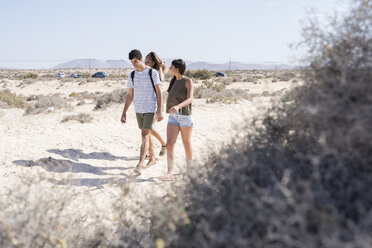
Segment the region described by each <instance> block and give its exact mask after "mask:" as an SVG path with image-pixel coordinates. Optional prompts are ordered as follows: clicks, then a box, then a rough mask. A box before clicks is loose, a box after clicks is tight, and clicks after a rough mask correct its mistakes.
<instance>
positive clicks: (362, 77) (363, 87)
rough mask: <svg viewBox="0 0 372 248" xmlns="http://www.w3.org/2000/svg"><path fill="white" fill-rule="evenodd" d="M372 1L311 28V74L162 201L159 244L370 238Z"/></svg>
mask: <svg viewBox="0 0 372 248" xmlns="http://www.w3.org/2000/svg"><path fill="white" fill-rule="evenodd" d="M371 9H372V6H371V2H370V1H357V4H356V6H354V8H353V10H352V12H351V14H350V15H348V16H347V17H345V19H344V21H342V22H341V23H340V24H339V23H334V24H333V25H334V26H333V31H331V33H325V32H324V33H323V32H322V31H319V30H321V29H319V28H316V26H315V27H314V26H311V28H310V29H305V38H306V44H307V45H308V47H309V48H310V49H309V50H311V51H316V52H319V53H318V54H314V52H312V55H315V56H313V57H312V62H313V66H312V72H313V76H311V77H308V78H307V79H306V84H305V86H302V87H299V88H296V89H295V90H294V92H291V94H292V95H291V98H292V100H291V103H289V104H282V105H276V106H275V107H273V108H272V109H271V110H269V111H268V112H267V114H266V115H265V117H264V118H263V119H257V120H256V121H254V122H253V123H251V124H250V125H248V126H247V128H243V129H242V130H241V132H243V133H245V136H244V138H238V139H237V140H236V141H234V142H232V144H231V145H229V146H228V147H226V148H225V149H224V150H223V151H220V152H219V153H218V154H216V155H213V156H211V158H210V162H208V163H207V164H206V165H205V166H204V167H198V172H196V171H195V172H194V173H195V174H191V176H190V181H189V182H187V183H186V185H187V186H186V188H184V186H181V187H174V191H173V192H170V193H169V194H168V195H167V196H165V197H164V198H162V199H159V202H160V206H159V207H158V208H155V209H154V210H153V213H152V226H151V230H150V233H151V235H152V237H153V241H154V242H155V240H156V239H157V238H161V239H162V240H163V241H164V242H165V246H166V247H268V248H270V247H275V248H281V247H283V248H284V247H314V248H315V247H317V248H318V247H319V248H322V247H353V248H354V247H355V248H356V247H365V248H367V247H371V246H372V238H371V235H370V234H371V232H372V196H371V195H370V194H368V193H367V192H369V190H370V189H371V187H372V168H371V164H372V156H371V152H370V151H372V125H371V123H372V115H371V113H372V87H371V85H370V82H371V80H372V65H371V60H370V58H371V55H372V54H371V53H372V51H371V46H370V45H369V44H371V37H372V36H371V30H370V29H371V27H372V25H371V20H372V15H371V14H372V13H371ZM319 37H321V39H320V40H318V39H319ZM311 38H314V39H311ZM325 39H326V41H327V42H324V41H325ZM321 44H329V45H330V46H331V47H332V49H331V51H329V49H324V47H323V46H321ZM313 45H315V47H316V48H317V49H315V50H313V49H311V48H313ZM318 45H319V47H318ZM319 49H320V50H319ZM250 126H253V127H255V129H254V131H252V132H247V131H244V130H249V127H250Z"/></svg>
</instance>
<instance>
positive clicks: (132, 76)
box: [130, 68, 158, 97]
mask: <svg viewBox="0 0 372 248" xmlns="http://www.w3.org/2000/svg"><path fill="white" fill-rule="evenodd" d="M134 73H135V71H132V72H131V73H130V77H131V78H132V84H133V86H134ZM149 75H150V79H151V83H152V87H153V88H154V91H155V95H156V97H157V96H158V94H157V93H156V89H155V85H154V80H153V79H152V69H151V68H150V70H149Z"/></svg>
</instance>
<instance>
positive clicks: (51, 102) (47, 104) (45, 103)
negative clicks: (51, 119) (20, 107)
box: [25, 94, 71, 115]
mask: <svg viewBox="0 0 372 248" xmlns="http://www.w3.org/2000/svg"><path fill="white" fill-rule="evenodd" d="M62 108H71V106H69V105H68V104H67V103H66V101H65V99H63V98H62V97H60V96H59V95H58V94H56V95H52V96H39V97H38V98H37V102H31V103H29V104H28V106H27V109H26V112H25V114H26V115H28V114H40V113H42V112H53V111H55V110H57V109H62Z"/></svg>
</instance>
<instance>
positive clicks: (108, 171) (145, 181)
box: [0, 80, 295, 209]
mask: <svg viewBox="0 0 372 248" xmlns="http://www.w3.org/2000/svg"><path fill="white" fill-rule="evenodd" d="M19 84H20V81H17V80H7V85H6V88H8V89H10V90H11V91H12V92H14V93H17V94H23V95H25V96H29V95H32V94H44V95H47V94H54V93H61V95H62V96H68V95H69V94H71V93H72V92H84V91H88V92H96V91H100V92H110V91H112V90H114V89H121V88H125V85H126V82H125V81H120V80H114V81H112V82H107V81H100V80H97V81H94V82H90V83H86V84H82V85H78V83H77V82H64V83H62V84H63V85H62V86H61V82H60V81H59V80H51V81H47V82H35V83H33V84H30V85H26V86H24V87H22V86H21V87H20V86H19ZM196 85H197V84H196ZM294 86H295V84H293V83H291V82H277V83H271V81H270V80H266V81H263V82H260V83H257V84H253V83H244V82H236V83H232V84H231V85H229V86H228V88H241V89H244V90H246V91H248V92H249V93H252V94H255V97H253V98H252V99H250V100H242V101H239V103H238V104H222V103H214V104H209V103H206V99H195V100H194V102H193V118H194V128H193V133H192V146H193V158H194V166H196V167H197V166H203V162H204V161H206V160H208V159H209V156H210V154H211V153H213V152H214V151H218V150H219V149H221V148H222V147H223V146H227V145H228V144H229V143H230V142H231V139H232V138H233V137H235V136H236V135H239V128H237V127H241V126H243V125H244V124H245V123H246V122H247V121H249V120H252V118H254V117H257V116H259V115H260V114H262V113H263V111H264V109H266V108H268V107H270V105H271V100H272V96H270V94H271V93H273V92H280V94H282V93H283V92H284V91H286V90H288V89H290V88H292V87H294ZM165 89H166V85H163V90H165ZM265 91H267V92H268V93H270V94H269V96H267V95H266V94H265V93H264V92H265ZM263 93H264V94H263ZM71 104H72V105H73V106H74V109H73V110H72V111H71V110H67V109H62V110H56V111H53V112H50V113H42V114H38V115H24V112H25V110H23V109H1V110H0V193H2V192H5V189H7V188H13V189H15V190H16V189H17V188H18V187H21V186H24V185H23V184H24V182H23V180H24V179H25V178H39V177H40V175H42V177H47V178H48V180H47V181H43V182H42V183H40V185H43V186H42V187H43V189H45V188H48V187H50V188H51V189H53V190H56V189H58V188H60V189H61V190H62V189H71V190H74V191H78V192H90V194H91V195H93V196H95V201H96V204H97V206H96V209H97V208H99V209H108V208H109V207H108V206H109V205H110V204H111V203H113V201H114V200H113V199H114V198H112V190H113V187H112V186H111V183H112V182H119V183H122V184H126V183H130V184H131V187H132V189H133V190H134V191H135V192H136V193H137V195H138V197H139V198H140V197H141V196H144V195H147V194H156V195H162V194H165V193H166V191H167V188H168V187H171V184H172V183H169V182H163V181H162V180H160V178H159V177H161V176H162V175H164V174H165V173H166V158H165V157H162V158H160V157H158V162H157V164H156V165H154V166H153V167H151V168H149V169H146V170H144V171H143V174H142V175H141V176H138V177H136V178H134V180H133V181H131V180H130V179H132V177H131V175H132V174H133V169H134V168H135V166H136V164H137V163H138V158H139V149H140V144H141V136H140V130H139V129H138V127H137V123H136V118H135V113H134V109H133V105H132V106H131V107H130V109H129V110H128V122H127V123H126V124H124V125H123V124H121V123H120V117H121V113H122V109H123V105H119V104H116V105H114V106H112V107H109V108H108V109H107V110H104V111H94V110H93V108H94V103H92V102H90V103H89V102H88V104H86V105H82V106H76V104H77V102H71ZM77 113H87V114H90V115H92V116H93V121H92V122H91V123H79V122H77V121H69V122H65V123H61V120H62V119H63V118H64V117H65V116H67V115H71V114H77ZM167 119H168V116H167V115H165V118H164V120H163V121H161V122H159V123H157V124H156V125H155V129H156V130H157V131H158V132H159V133H160V134H161V135H162V136H163V138H164V139H166V137H165V134H166V124H167ZM159 151H160V143H159V142H156V140H155V154H158V153H159ZM175 164H176V168H175V173H176V174H182V173H184V172H185V167H186V162H185V155H184V150H183V146H182V140H181V137H180V136H179V138H178V140H177V144H176V159H175ZM66 179H69V181H68V182H66ZM175 180H178V181H180V180H181V181H182V176H180V175H178V176H176V177H175ZM81 204H84V202H81ZM85 204H87V203H85Z"/></svg>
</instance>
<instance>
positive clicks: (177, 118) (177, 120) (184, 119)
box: [168, 112, 194, 127]
mask: <svg viewBox="0 0 372 248" xmlns="http://www.w3.org/2000/svg"><path fill="white" fill-rule="evenodd" d="M168 124H171V125H176V126H179V127H192V126H193V125H194V122H193V120H192V115H181V114H180V113H178V112H176V113H174V114H169V118H168Z"/></svg>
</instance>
